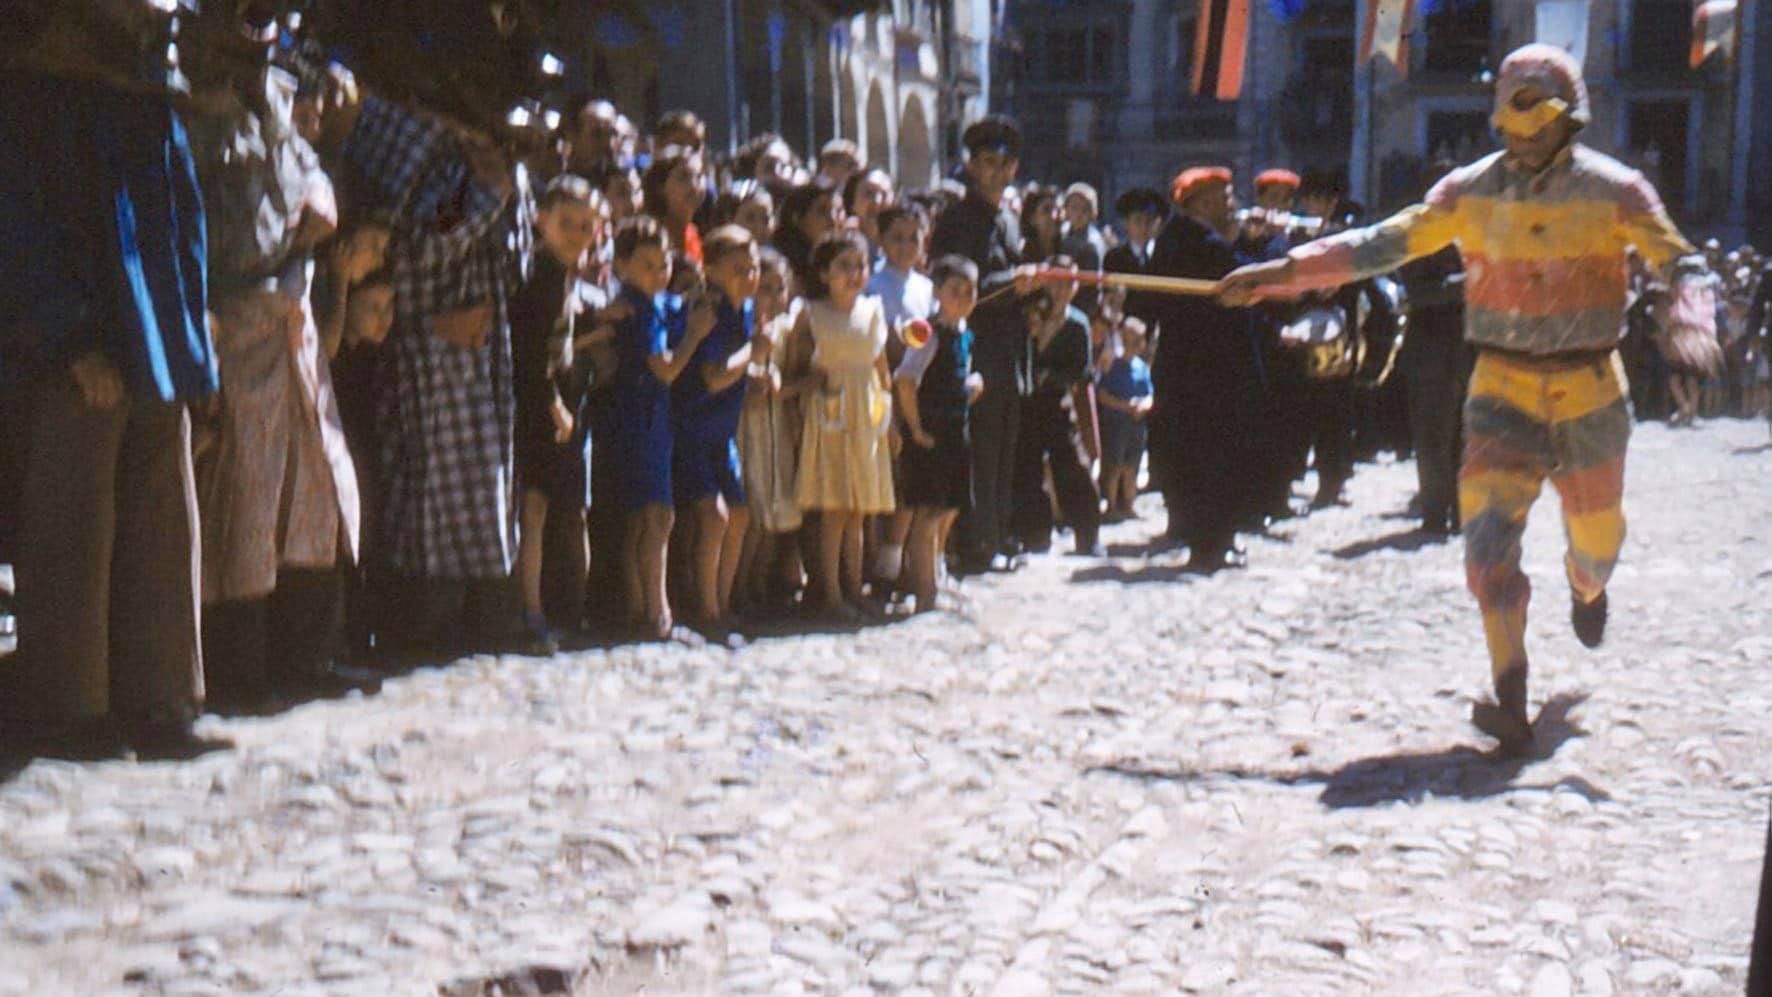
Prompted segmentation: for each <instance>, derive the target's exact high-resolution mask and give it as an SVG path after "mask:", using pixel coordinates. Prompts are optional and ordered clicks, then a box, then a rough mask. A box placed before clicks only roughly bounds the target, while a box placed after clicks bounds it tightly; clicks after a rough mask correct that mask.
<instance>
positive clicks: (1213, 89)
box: [1191, 0, 1249, 100]
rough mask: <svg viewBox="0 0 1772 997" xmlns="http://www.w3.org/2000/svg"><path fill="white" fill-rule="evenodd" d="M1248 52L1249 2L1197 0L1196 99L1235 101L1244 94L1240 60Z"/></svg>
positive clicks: (1194, 91)
mask: <svg viewBox="0 0 1772 997" xmlns="http://www.w3.org/2000/svg"><path fill="white" fill-rule="evenodd" d="M1248 52H1249V0H1200V18H1199V21H1198V26H1197V27H1196V28H1195V31H1194V80H1193V86H1192V88H1191V90H1192V92H1193V95H1194V96H1196V97H1211V98H1212V99H1214V100H1236V99H1237V96H1238V95H1239V94H1241V93H1242V92H1243V61H1244V59H1246V58H1247V57H1248Z"/></svg>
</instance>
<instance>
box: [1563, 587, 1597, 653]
mask: <svg viewBox="0 0 1772 997" xmlns="http://www.w3.org/2000/svg"><path fill="white" fill-rule="evenodd" d="M1569 623H1570V625H1571V626H1573V627H1574V628H1575V639H1576V640H1579V641H1581V646H1583V647H1599V646H1600V642H1601V641H1604V640H1605V639H1606V593H1605V592H1604V591H1602V592H1601V593H1600V596H1599V598H1597V599H1595V600H1594V601H1593V602H1582V601H1581V600H1580V599H1579V598H1575V599H1571V600H1570V603H1569Z"/></svg>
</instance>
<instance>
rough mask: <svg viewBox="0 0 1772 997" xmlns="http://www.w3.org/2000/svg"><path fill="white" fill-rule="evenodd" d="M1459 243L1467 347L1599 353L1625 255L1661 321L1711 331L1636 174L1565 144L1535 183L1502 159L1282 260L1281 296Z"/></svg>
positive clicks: (1710, 315) (1709, 318) (1613, 331)
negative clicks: (1656, 274)
mask: <svg viewBox="0 0 1772 997" xmlns="http://www.w3.org/2000/svg"><path fill="white" fill-rule="evenodd" d="M1451 244H1457V246H1458V249H1459V251H1460V253H1462V254H1463V256H1464V266H1465V286H1464V295H1465V313H1464V314H1465V338H1466V339H1468V340H1470V341H1471V342H1472V343H1474V344H1476V345H1477V346H1482V347H1494V348H1499V349H1504V350H1512V351H1515V352H1520V353H1530V354H1552V353H1565V352H1571V351H1585V350H1607V349H1611V348H1613V347H1614V346H1616V345H1617V344H1618V339H1619V336H1620V331H1621V329H1622V328H1623V322H1624V311H1625V305H1626V301H1625V295H1626V285H1627V276H1628V273H1627V267H1626V256H1625V250H1626V248H1627V247H1632V246H1634V247H1636V250H1637V252H1638V253H1640V254H1641V255H1642V257H1643V259H1644V260H1646V261H1647V262H1648V263H1649V264H1650V265H1651V266H1652V267H1655V268H1657V269H1660V270H1663V271H1664V272H1667V273H1668V274H1669V278H1670V279H1669V281H1668V285H1669V287H1670V288H1672V289H1673V301H1672V303H1671V305H1672V307H1671V310H1670V312H1669V321H1670V323H1671V324H1673V325H1675V326H1680V325H1695V326H1698V327H1699V328H1707V329H1710V330H1711V331H1712V332H1713V334H1714V331H1715V325H1716V318H1715V307H1714V305H1713V304H1712V298H1713V292H1712V291H1711V290H1710V289H1709V288H1708V287H1707V286H1706V285H1705V284H1704V281H1703V278H1704V267H1703V262H1702V257H1691V254H1692V253H1693V249H1692V246H1691V244H1690V243H1688V242H1687V241H1686V240H1685V238H1683V237H1682V236H1681V235H1680V233H1679V230H1678V229H1676V228H1675V227H1674V224H1673V222H1672V221H1670V220H1669V219H1668V216H1667V212H1666V210H1665V209H1664V208H1663V207H1662V204H1661V198H1660V197H1659V196H1658V195H1657V194H1656V193H1655V188H1654V187H1652V186H1650V184H1649V182H1648V181H1647V180H1646V179H1644V177H1643V175H1642V174H1641V173H1639V172H1637V171H1636V170H1633V169H1631V168H1630V167H1628V166H1625V165H1624V164H1623V163H1620V162H1618V161H1617V160H1615V159H1612V158H1611V157H1609V156H1606V155H1603V154H1601V153H1598V152H1595V151H1593V150H1592V149H1588V148H1586V147H1585V146H1581V145H1571V146H1570V147H1569V148H1567V149H1565V150H1564V151H1563V153H1562V154H1561V155H1560V156H1559V157H1558V159H1557V160H1556V161H1555V162H1553V163H1552V164H1551V165H1550V166H1549V167H1547V168H1546V169H1544V170H1543V171H1541V172H1539V173H1536V174H1527V173H1524V172H1522V171H1520V170H1518V169H1516V168H1514V167H1513V166H1511V165H1509V164H1507V163H1506V162H1505V161H1504V159H1503V155H1502V154H1501V153H1495V154H1494V155H1491V156H1488V157H1485V158H1484V159H1481V160H1478V161H1477V162H1475V163H1472V164H1471V165H1469V166H1465V167H1462V168H1460V169H1457V170H1454V171H1453V172H1452V173H1450V174H1448V175H1447V176H1446V178H1445V179H1443V180H1441V181H1440V182H1439V183H1438V184H1437V185H1435V186H1434V189H1433V190H1431V191H1429V192H1428V195H1427V198H1426V199H1425V200H1424V201H1423V202H1422V203H1421V204H1417V205H1414V206H1412V207H1409V208H1405V209H1404V210H1403V211H1401V212H1399V213H1397V214H1396V215H1393V216H1391V217H1390V218H1388V219H1386V220H1384V221H1382V222H1379V223H1378V224H1376V225H1372V226H1370V227H1367V228H1362V229H1355V230H1352V231H1348V232H1343V233H1341V234H1338V235H1335V236H1331V237H1329V238H1326V239H1319V240H1317V241H1316V242H1311V243H1307V244H1306V245H1303V246H1300V247H1298V248H1296V249H1294V250H1292V252H1291V253H1290V254H1289V255H1290V256H1291V258H1292V259H1293V261H1294V262H1295V264H1296V268H1295V270H1294V277H1293V279H1292V280H1290V281H1288V282H1287V284H1286V289H1287V290H1293V291H1296V290H1306V289H1314V288H1323V287H1334V286H1338V285H1340V284H1345V283H1349V282H1352V281H1357V280H1363V279H1366V278H1368V277H1373V276H1377V275H1379V274H1383V273H1388V272H1390V271H1392V270H1395V269H1396V268H1397V267H1399V266H1401V265H1402V264H1404V263H1407V262H1408V261H1410V260H1413V259H1417V258H1419V257H1422V256H1427V255H1429V254H1431V253H1435V252H1438V251H1439V250H1441V249H1443V248H1445V247H1446V246H1448V245H1451Z"/></svg>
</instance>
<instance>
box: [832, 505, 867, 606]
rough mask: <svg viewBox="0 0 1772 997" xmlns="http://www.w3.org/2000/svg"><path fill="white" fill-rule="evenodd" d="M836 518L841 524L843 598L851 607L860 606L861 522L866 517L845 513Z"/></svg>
mask: <svg viewBox="0 0 1772 997" xmlns="http://www.w3.org/2000/svg"><path fill="white" fill-rule="evenodd" d="M838 518H839V520H840V521H841V522H842V523H843V528H842V542H843V553H842V562H841V563H842V569H843V591H842V594H843V598H844V599H845V600H847V601H848V602H849V603H850V604H851V605H860V604H861V583H862V577H861V576H862V571H861V566H862V560H861V558H862V522H863V520H865V519H866V518H867V517H865V516H863V515H862V514H860V513H845V514H842V515H841V516H839V517H838Z"/></svg>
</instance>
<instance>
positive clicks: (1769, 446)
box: [1729, 442, 1772, 457]
mask: <svg viewBox="0 0 1772 997" xmlns="http://www.w3.org/2000/svg"><path fill="white" fill-rule="evenodd" d="M1768 451H1772V442H1769V443H1761V444H1759V445H1758V446H1751V447H1736V448H1734V449H1733V450H1730V451H1729V452H1730V453H1731V454H1733V455H1735V456H1737V457H1753V456H1755V455H1757V454H1763V453H1767V452H1768Z"/></svg>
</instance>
